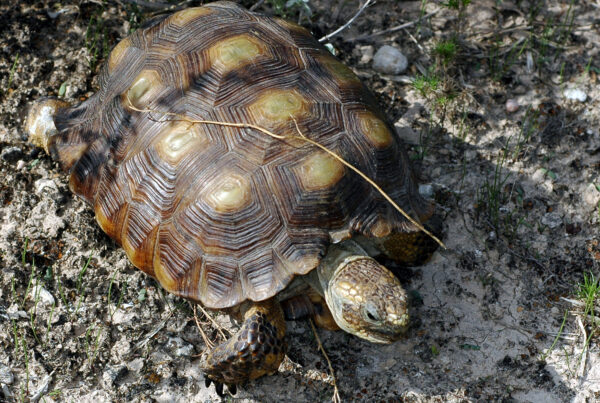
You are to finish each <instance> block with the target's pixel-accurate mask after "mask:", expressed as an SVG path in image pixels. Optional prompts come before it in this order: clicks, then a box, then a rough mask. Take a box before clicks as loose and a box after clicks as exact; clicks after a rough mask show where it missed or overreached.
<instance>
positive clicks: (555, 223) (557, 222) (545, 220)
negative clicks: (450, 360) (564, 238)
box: [542, 211, 563, 229]
mask: <svg viewBox="0 0 600 403" xmlns="http://www.w3.org/2000/svg"><path fill="white" fill-rule="evenodd" d="M562 223H563V220H562V217H561V215H560V214H559V213H557V212H556V211H553V212H551V213H546V214H544V216H543V217H542V224H544V225H545V226H547V227H548V228H550V229H554V228H557V227H560V226H561V225H562Z"/></svg>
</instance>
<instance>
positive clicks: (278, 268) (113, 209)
mask: <svg viewBox="0 0 600 403" xmlns="http://www.w3.org/2000/svg"><path fill="white" fill-rule="evenodd" d="M100 86H101V88H100V90H99V91H98V93H97V94H95V95H94V96H93V97H91V98H90V99H89V100H87V101H85V102H84V103H82V104H80V105H78V106H75V107H72V108H65V109H61V110H60V111H59V112H58V115H57V116H56V117H55V123H56V128H57V134H56V135H55V136H54V137H52V139H51V141H50V142H49V144H48V147H49V151H50V152H51V153H52V154H53V155H54V156H56V157H58V160H59V161H60V162H61V164H62V165H63V167H65V168H66V169H68V170H69V171H70V173H71V181H70V184H71V187H72V189H73V191H74V192H75V193H77V194H78V195H79V196H81V197H82V198H83V199H84V200H86V201H87V202H89V203H91V204H92V205H93V206H94V210H95V213H96V218H97V220H98V222H99V224H100V226H101V227H102V229H103V230H104V231H105V232H106V233H107V234H108V235H109V236H111V237H112V238H113V239H115V240H116V241H117V242H119V243H120V244H121V245H122V246H123V247H124V249H125V251H126V253H127V255H128V256H129V258H130V260H131V261H132V262H133V264H134V265H135V266H137V267H138V268H140V269H141V270H143V271H145V272H146V273H148V274H149V275H151V276H153V277H155V278H156V279H158V281H159V282H160V283H161V284H162V285H163V287H164V288H165V289H167V290H168V291H170V292H173V293H175V294H178V295H181V296H183V297H185V298H188V299H191V300H195V301H200V302H201V303H203V304H204V305H205V306H206V307H208V308H227V307H232V306H235V305H237V304H239V303H241V302H243V301H244V300H254V301H261V300H264V299H267V298H270V297H272V296H274V295H275V294H277V293H278V292H280V291H281V290H283V289H284V288H285V287H286V286H287V285H288V284H289V282H290V281H291V280H292V279H293V277H294V276H297V275H302V274H306V273H308V272H309V271H311V270H313V269H314V268H315V267H317V266H318V264H319V261H320V259H321V258H322V257H323V256H324V254H325V252H326V250H327V247H328V245H329V244H330V243H331V242H333V241H336V242H337V241H340V240H341V239H345V238H347V237H349V236H351V235H352V234H353V233H360V234H364V235H367V236H376V237H381V236H385V235H387V234H390V233H394V232H404V231H411V230H414V228H412V226H411V224H409V223H408V222H407V220H406V219H405V218H404V217H402V216H401V215H400V214H399V213H398V212H396V211H395V210H394V209H393V208H392V207H391V206H390V205H389V204H388V203H387V202H385V201H384V200H383V198H382V197H381V195H380V194H379V193H377V191H376V190H375V189H374V188H373V187H372V186H371V185H369V184H368V183H367V182H366V181H364V180H363V179H361V178H360V177H359V176H357V175H355V174H354V173H353V172H351V171H350V170H349V169H348V168H347V167H345V166H344V165H343V164H342V163H341V162H340V161H339V160H337V159H336V158H334V157H332V156H331V155H329V154H327V153H326V152H324V151H323V150H319V149H318V148H317V147H315V146H314V145H311V144H307V142H305V141H303V140H301V139H299V137H300V133H299V132H298V130H300V131H301V133H302V135H304V136H306V137H307V138H309V139H311V140H313V141H316V142H318V143H320V144H322V145H323V146H325V147H327V148H328V149H329V150H331V151H333V152H335V153H337V154H338V155H339V156H340V157H342V158H343V159H344V160H346V161H347V162H349V163H351V164H353V165H354V166H356V167H357V168H358V169H360V170H361V171H363V172H364V173H366V174H367V175H368V176H369V177H371V178H372V179H373V180H374V181H375V182H376V183H378V184H379V185H380V186H382V188H383V189H384V190H385V191H386V192H388V193H389V194H390V196H391V197H392V198H393V199H394V200H395V201H396V202H397V203H398V204H399V205H400V206H401V207H402V208H404V209H405V210H406V211H407V212H409V213H410V214H412V215H413V216H414V217H415V218H418V219H422V220H424V219H427V217H428V215H429V214H430V210H431V209H430V206H429V205H428V203H426V202H425V201H424V200H422V199H421V197H420V196H419V195H418V193H417V190H416V182H415V180H414V178H413V174H412V171H411V169H410V166H409V162H408V159H407V156H406V154H405V152H404V151H403V149H402V145H401V143H400V141H399V139H398V138H397V136H396V134H395V133H394V131H393V129H392V128H391V127H390V126H389V125H388V124H387V123H386V122H385V119H383V118H382V117H381V115H380V113H379V112H378V108H377V105H376V102H375V101H374V99H373V97H372V95H371V94H370V93H369V92H368V91H367V90H366V89H365V87H364V86H363V85H362V84H361V82H360V81H359V80H358V78H357V77H356V76H355V75H354V73H353V72H352V70H350V69H349V68H348V67H346V66H344V65H343V64H341V63H340V62H339V61H337V60H336V59H335V58H334V57H333V56H332V55H331V54H330V53H329V52H328V50H327V49H325V48H324V47H323V46H321V45H320V44H319V43H318V42H317V41H316V40H315V39H314V38H313V37H312V36H311V35H310V34H309V33H308V31H307V30H305V29H304V28H302V27H300V26H298V25H296V24H292V23H289V22H285V21H283V20H278V19H272V18H268V17H263V16H260V15H257V14H254V13H252V12H249V11H247V10H245V9H243V8H241V7H240V6H238V5H236V4H234V3H229V2H217V3H210V4H208V5H206V6H204V7H199V8H191V9H188V10H183V11H180V12H177V13H175V14H173V15H171V16H168V17H164V16H163V17H160V18H157V19H154V20H151V21H150V22H149V23H148V24H146V25H145V26H144V27H142V28H140V29H139V30H138V31H136V32H135V33H134V34H133V35H131V36H130V37H128V38H126V39H124V40H123V41H121V42H120V43H119V44H117V46H116V47H115V48H114V50H113V52H112V53H111V55H110V57H109V58H108V61H107V65H106V66H105V68H104V70H103V71H102V73H101V78H100ZM198 120H207V121H217V122H228V123H246V124H254V125H259V126H261V127H264V128H265V129H268V130H271V131H273V132H274V133H275V134H277V135H282V136H286V139H284V140H281V139H276V138H274V137H271V136H269V135H267V134H265V133H261V132H259V131H256V130H252V129H250V128H240V127H225V126H221V125H217V124H213V123H198V122H196V121H198Z"/></svg>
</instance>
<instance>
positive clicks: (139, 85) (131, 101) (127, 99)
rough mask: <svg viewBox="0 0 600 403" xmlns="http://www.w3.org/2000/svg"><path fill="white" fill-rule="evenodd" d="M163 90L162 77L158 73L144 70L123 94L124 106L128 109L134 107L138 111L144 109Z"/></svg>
mask: <svg viewBox="0 0 600 403" xmlns="http://www.w3.org/2000/svg"><path fill="white" fill-rule="evenodd" d="M161 88H162V82H161V79H160V75H159V74H158V73H157V72H156V71H154V70H142V72H141V73H140V74H139V75H138V76H137V77H136V78H135V79H134V80H133V84H131V86H130V87H129V89H128V90H127V91H125V93H124V94H123V96H122V99H123V104H124V105H125V107H127V108H131V105H133V106H134V107H135V108H137V109H144V108H146V107H147V106H148V104H150V103H151V102H152V101H153V100H154V99H153V98H154V97H155V96H156V94H157V93H158V92H159V91H160V89H161Z"/></svg>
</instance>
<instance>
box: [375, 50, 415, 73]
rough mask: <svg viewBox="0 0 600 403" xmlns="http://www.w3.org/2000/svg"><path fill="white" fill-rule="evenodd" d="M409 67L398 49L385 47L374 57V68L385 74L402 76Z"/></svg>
mask: <svg viewBox="0 0 600 403" xmlns="http://www.w3.org/2000/svg"><path fill="white" fill-rule="evenodd" d="M407 67H408V60H407V59H406V56H404V55H403V54H402V52H400V51H399V50H398V49H396V48H395V47H393V46H389V45H384V46H382V47H381V48H379V50H378V51H377V53H375V56H373V68H374V69H375V70H377V71H379V72H381V73H384V74H394V75H396V74H400V73H402V72H403V71H404V70H406V68H407Z"/></svg>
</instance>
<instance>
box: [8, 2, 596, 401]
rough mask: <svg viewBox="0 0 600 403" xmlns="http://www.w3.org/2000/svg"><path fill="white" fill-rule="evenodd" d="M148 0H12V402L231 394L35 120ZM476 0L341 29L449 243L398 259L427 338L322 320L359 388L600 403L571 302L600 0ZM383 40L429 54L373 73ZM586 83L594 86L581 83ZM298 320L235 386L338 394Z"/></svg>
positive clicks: (318, 5) (376, 16)
mask: <svg viewBox="0 0 600 403" xmlns="http://www.w3.org/2000/svg"><path fill="white" fill-rule="evenodd" d="M131 3H135V2H129V1H121V2H119V1H106V2H102V1H83V2H79V1H63V2H61V3H60V4H59V5H57V3H55V2H53V1H46V0H41V1H33V0H26V1H11V0H0V26H1V27H2V28H0V100H1V102H0V268H1V271H0V346H1V347H2V348H1V349H0V401H1V400H6V401H27V400H33V401H35V400H39V399H40V398H41V399H44V400H45V401H50V400H57V401H132V402H137V401H165V402H166V401H186V402H196V401H219V398H218V397H217V395H216V394H215V392H214V389H213V388H208V389H207V388H205V387H204V380H203V376H202V374H201V372H200V371H199V369H198V365H197V363H198V357H197V355H198V354H200V353H201V352H202V350H203V348H204V344H203V341H202V339H201V337H200V335H199V333H198V331H197V329H196V324H195V323H194V320H193V314H192V311H191V307H190V305H189V304H188V303H187V302H185V301H183V300H180V299H177V298H174V297H172V296H170V295H167V294H166V293H164V292H163V291H162V290H161V289H160V287H159V286H158V285H157V283H156V282H155V281H153V280H151V279H150V278H148V277H147V276H145V275H144V274H143V273H141V272H138V271H137V270H136V269H135V268H133V267H132V265H131V264H130V263H128V261H127V259H126V257H125V254H124V252H123V251H122V250H121V249H119V248H118V246H116V245H115V243H114V242H112V241H111V240H110V239H109V238H108V237H107V236H106V235H104V234H103V233H102V232H101V231H100V230H99V228H98V227H97V225H96V224H95V220H94V217H93V214H92V212H91V210H90V209H89V208H88V207H87V206H86V205H84V204H83V203H82V202H81V201H80V200H77V199H76V198H74V197H73V196H72V195H71V194H70V192H69V190H68V184H67V178H66V176H65V175H64V174H63V173H61V172H60V171H59V170H58V168H57V166H56V164H55V163H54V162H53V161H51V160H50V159H49V158H48V157H47V156H46V155H44V153H43V151H42V150H40V149H38V148H35V147H34V146H32V145H31V144H29V143H28V142H27V138H26V136H25V134H24V132H23V129H22V128H23V118H24V115H25V113H26V108H27V106H28V104H29V103H30V102H31V101H33V100H35V99H37V98H39V97H41V96H46V95H60V96H61V97H63V98H65V99H66V100H68V101H72V102H75V101H77V100H79V99H83V98H86V97H89V96H90V95H91V94H92V93H93V92H94V91H95V90H96V89H97V81H96V76H97V73H98V68H99V67H98V66H99V62H101V61H102V60H103V58H104V57H105V55H106V52H108V50H109V49H110V48H112V46H114V45H115V44H116V43H117V42H118V40H119V39H121V38H123V37H125V36H126V35H127V33H128V32H129V31H130V30H133V29H135V28H136V27H137V26H138V24H139V23H140V21H141V19H142V18H147V17H148V16H149V14H148V12H147V10H146V9H141V8H139V9H138V8H136V7H135V6H133V5H132V4H131ZM141 3H143V2H141ZM189 3H190V4H197V3H198V2H189ZM476 3H477V5H476V6H474V5H471V6H469V7H468V8H467V9H466V12H465V13H464V14H462V15H459V14H458V13H457V12H456V11H452V10H449V9H448V8H446V7H442V6H441V5H440V4H441V2H437V3H434V2H429V4H427V6H426V7H425V9H424V11H423V12H424V13H429V12H432V11H435V10H439V11H438V12H437V13H436V14H435V15H434V16H433V17H432V18H431V19H429V20H427V21H425V22H423V23H421V24H415V25H413V26H411V27H409V28H408V30H400V31H397V32H393V33H385V34H381V35H376V36H372V37H367V38H365V36H368V35H370V34H373V33H375V32H377V31H380V30H382V29H388V28H391V27H393V26H396V25H399V24H401V23H404V22H410V21H414V20H416V19H417V18H418V17H419V15H421V12H422V11H421V2H419V1H412V2H411V1H407V2H396V1H393V0H378V1H377V3H376V5H374V6H372V7H369V8H368V9H367V10H366V11H365V13H364V14H363V15H362V16H361V17H360V18H358V19H357V21H356V23H355V24H354V25H353V26H352V27H351V28H350V29H348V30H346V31H344V33H343V34H341V35H339V36H337V37H336V38H334V39H333V40H332V43H333V45H334V46H335V48H336V49H337V50H338V52H339V57H340V58H341V59H343V60H344V61H345V62H346V63H347V64H348V65H349V66H350V67H352V69H353V70H354V71H355V72H356V73H357V74H358V75H359V76H360V77H361V78H362V79H363V80H364V81H365V83H367V84H368V85H369V86H370V87H371V88H372V89H373V90H374V92H375V93H376V95H377V96H378V98H379V100H380V102H381V105H382V107H383V108H384V109H385V110H386V112H387V115H388V116H389V117H390V119H391V120H392V121H393V122H396V125H397V127H398V129H399V132H400V134H401V136H402V137H403V138H404V139H405V140H406V142H407V143H408V145H407V147H409V150H410V154H411V156H412V157H413V159H414V162H415V164H416V165H417V170H418V172H419V173H420V175H421V179H422V182H423V183H424V184H426V185H427V186H425V187H424V188H423V190H424V191H425V192H429V193H430V194H431V195H432V197H434V198H435V200H436V202H437V205H438V207H437V208H438V211H439V212H440V213H441V214H442V215H443V217H444V227H445V235H444V242H445V243H446V245H447V247H448V249H447V250H440V251H438V252H436V254H435V255H434V257H433V259H432V260H431V261H430V262H429V263H427V264H426V265H424V266H421V267H417V268H410V269H402V270H400V271H399V273H398V274H399V277H400V278H401V281H402V282H403V283H404V284H405V286H406V287H407V288H408V289H409V290H411V294H412V295H413V298H412V299H413V303H412V308H411V309H412V317H413V318H414V319H413V322H412V325H411V329H410V332H409V334H408V335H407V337H406V339H404V340H402V341H400V342H398V343H395V344H393V345H389V346H379V345H373V344H369V343H368V342H365V341H362V340H360V339H357V338H355V337H352V336H350V335H347V334H344V333H342V332H335V333H334V332H328V331H323V330H320V331H319V334H320V337H321V339H322V341H323V344H324V347H325V350H326V351H327V353H328V354H329V357H330V359H331V362H332V365H333V367H334V369H335V373H336V375H337V383H338V386H339V390H340V394H341V397H342V399H343V400H348V401H350V400H363V401H409V402H438V401H453V402H454V401H482V402H487V401H503V402H505V401H506V402H510V401H518V402H561V401H577V402H593V401H600V354H599V349H598V344H597V341H598V338H597V333H596V334H595V335H593V336H592V337H591V340H589V342H588V343H587V344H586V343H585V342H586V337H589V336H590V332H591V331H592V330H593V329H592V328H591V327H590V325H589V323H590V322H589V320H586V319H585V318H584V317H582V316H581V309H580V308H579V307H578V305H577V304H576V303H573V302H568V301H566V300H565V298H566V299H571V300H577V297H576V293H575V291H576V284H577V283H580V282H581V281H582V280H583V276H584V273H589V272H590V271H591V272H593V273H595V274H596V275H598V272H599V270H598V260H599V259H600V246H599V245H598V240H597V235H596V234H597V227H598V221H599V213H600V212H599V210H598V202H599V201H600V192H599V191H598V188H597V186H598V185H599V184H600V180H599V179H598V165H599V163H600V134H599V132H598V128H599V127H600V125H599V121H600V108H599V102H598V99H599V96H600V91H599V90H598V88H599V87H598V81H597V74H598V73H599V72H600V70H599V69H600V55H599V49H600V48H599V47H598V43H600V37H599V28H598V27H599V25H598V22H599V21H600V9H599V8H598V6H597V5H594V4H593V2H591V1H585V0H582V1H575V2H571V1H567V0H564V1H562V2H559V1H536V0H532V1H518V0H514V1H510V0H507V1H503V2H495V1H491V0H481V1H478V2H476ZM244 4H245V5H246V6H251V5H252V2H250V1H246V2H244ZM269 4H272V3H270V2H266V5H262V6H260V7H258V10H262V11H264V12H270V11H272V9H271V7H270V6H269ZM309 5H310V7H311V9H312V11H313V15H312V17H311V18H310V19H306V18H305V19H303V20H302V21H301V23H302V24H303V25H304V26H306V27H307V28H308V29H310V30H312V31H313V32H314V33H315V35H316V36H317V37H320V36H321V35H323V34H326V33H329V32H331V31H333V30H334V29H335V28H337V27H338V26H340V25H342V24H343V23H344V22H345V21H347V20H348V19H349V18H350V17H351V16H352V15H353V14H354V13H355V11H356V10H357V9H358V7H359V3H358V2H357V1H355V0H352V1H333V0H332V1H331V2H329V1H325V0H319V1H313V0H311V1H310V2H309ZM536 7H537V8H536ZM535 10H538V11H539V12H537V13H536V12H534V11H535ZM142 11H145V12H142ZM534 14H535V15H534ZM532 15H533V16H532ZM292 16H293V17H295V18H297V16H298V14H297V13H292ZM571 17H572V19H571ZM453 35H456V36H457V38H458V39H457V43H458V45H459V46H458V53H457V56H456V57H455V58H454V59H453V60H451V61H449V62H448V63H447V64H446V66H445V67H440V66H443V63H442V62H441V61H440V60H436V57H435V52H433V49H434V48H435V46H436V44H437V43H439V42H440V41H441V40H443V39H448V38H450V37H452V36H453ZM383 44H390V45H393V46H396V47H397V48H399V49H401V50H402V51H403V52H404V54H405V55H406V56H407V57H408V60H409V68H408V70H407V71H406V72H405V73H403V75H401V76H387V75H382V74H380V73H378V72H376V71H374V70H373V69H372V64H371V55H372V52H373V51H376V50H377V49H378V48H379V47H380V46H381V45H383ZM436 64H437V65H438V73H439V74H440V77H442V80H441V84H440V86H441V87H442V89H440V90H438V91H437V92H435V91H429V92H428V93H425V94H423V93H421V92H419V91H417V90H416V89H415V88H414V86H413V85H411V84H410V80H412V79H414V78H415V77H417V76H418V75H420V74H424V73H426V72H427V71H428V68H429V67H430V66H434V65H436ZM571 89H577V90H580V91H583V92H584V93H585V94H586V96H587V97H586V100H585V101H584V102H581V101H577V100H571V99H568V97H567V96H566V95H565V93H566V92H567V93H568V91H569V90H571ZM449 95H451V96H449ZM443 97H446V98H443ZM508 99H513V100H515V101H516V102H517V103H518V104H519V105H520V107H519V109H518V111H516V112H512V113H509V112H507V110H506V107H505V104H506V101H507V100H508ZM444 101H447V102H444ZM216 319H217V321H218V322H219V323H221V324H223V325H224V326H225V327H231V326H232V325H231V324H230V322H229V320H228V319H227V318H226V317H224V316H217V318H216ZM580 323H581V325H580ZM204 327H205V329H206V330H207V331H208V332H209V336H211V337H214V336H216V334H215V332H214V331H213V330H211V328H210V326H208V325H204ZM288 334H289V340H288V343H289V346H290V349H289V353H288V356H287V357H286V360H285V361H284V363H283V364H282V366H281V367H280V370H279V373H278V374H276V375H275V376H271V377H265V378H263V379H260V380H258V381H256V382H253V383H251V384H249V385H247V386H246V387H244V388H242V389H241V390H239V391H238V394H237V395H236V396H235V398H236V399H241V400H244V401H328V400H330V399H331V397H332V394H333V387H332V378H331V376H330V374H329V371H328V367H327V362H326V361H325V359H324V358H323V356H322V355H321V354H320V352H319V351H318V350H317V346H316V343H315V338H314V336H313V333H312V331H311V329H310V326H309V325H308V324H307V323H305V322H295V323H289V331H288ZM557 336H558V337H557ZM586 345H587V346H588V348H587V349H586V350H585V352H584V351H583V347H584V346H586ZM227 399H228V400H230V399H231V398H230V397H228V398H227Z"/></svg>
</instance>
